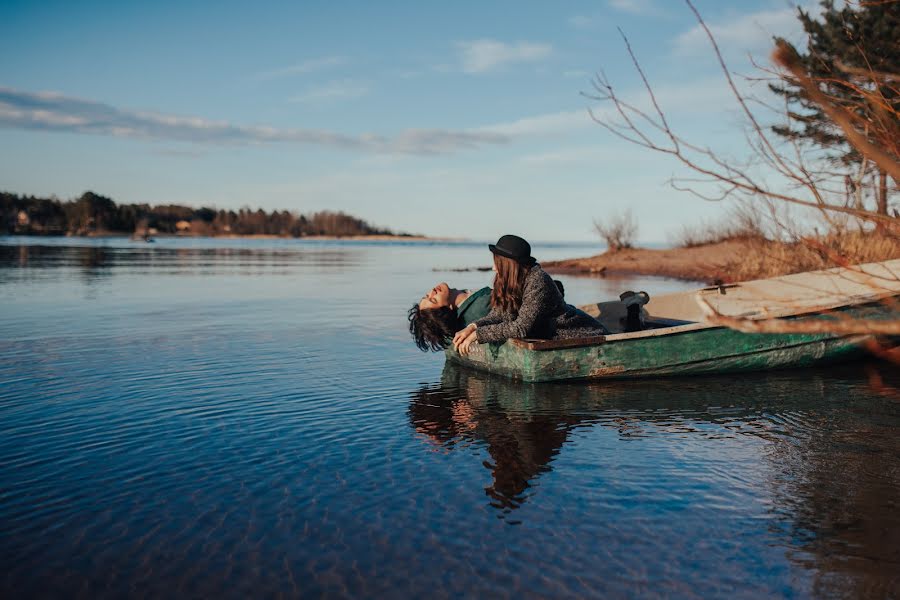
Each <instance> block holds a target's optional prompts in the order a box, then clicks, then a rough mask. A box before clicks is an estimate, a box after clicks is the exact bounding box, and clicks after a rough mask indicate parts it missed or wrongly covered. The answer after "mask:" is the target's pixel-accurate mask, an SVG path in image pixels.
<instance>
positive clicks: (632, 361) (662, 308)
mask: <svg viewBox="0 0 900 600" xmlns="http://www.w3.org/2000/svg"><path fill="white" fill-rule="evenodd" d="M698 298H701V299H702V300H703V301H704V303H706V304H707V305H709V306H711V307H712V308H714V309H715V310H716V311H717V312H718V313H719V314H722V315H725V316H733V317H742V318H749V319H763V318H778V319H804V320H806V319H848V318H850V319H866V320H890V319H900V260H894V261H886V262H882V263H871V264H868V265H859V266H855V267H849V268H838V269H828V270H824V271H813V272H809V273H800V274H796V275H788V276H785V277H778V278H773V279H765V280H758V281H751V282H746V283H740V284H733V285H728V286H719V287H712V288H704V289H700V290H696V291H692V292H682V293H677V294H667V295H665V296H658V297H655V298H652V299H651V300H650V303H648V304H647V305H646V307H645V311H646V313H645V322H646V324H647V327H648V328H647V329H646V330H644V331H637V332H632V333H620V332H621V331H622V322H623V316H624V314H625V308H624V306H623V304H622V303H621V302H603V303H598V304H592V305H587V306H582V307H581V308H582V309H583V310H585V311H587V312H588V313H591V314H593V315H594V316H595V317H597V318H598V319H599V320H600V321H601V322H603V324H604V325H605V326H606V327H607V329H609V330H610V331H611V332H612V333H610V334H609V335H605V336H599V337H594V338H579V339H569V340H529V339H514V340H508V341H507V342H505V343H502V344H474V345H473V346H472V347H471V349H470V352H469V354H468V355H467V356H461V355H460V354H458V353H457V352H455V351H454V350H453V349H452V348H451V349H448V350H447V352H446V356H447V360H449V361H453V362H457V363H460V364H463V365H467V366H470V367H473V368H476V369H479V370H483V371H488V372H491V373H496V374H499V375H504V376H506V377H511V378H513V379H518V380H522V381H526V382H539V381H556V380H568V379H598V378H634V377H657V376H675V375H695V374H704V373H727V372H736V371H758V370H769V369H780V368H788V367H806V366H811V365H816V364H822V363H828V362H837V361H843V360H848V359H851V358H855V357H859V356H860V355H862V354H864V353H865V352H866V349H865V345H866V343H867V342H869V341H871V340H873V339H874V336H873V335H869V334H852V335H836V334H830V333H802V334H798V333H744V332H740V331H736V330H733V329H729V328H727V327H722V326H719V325H715V324H710V323H707V322H705V321H704V312H703V310H702V309H701V306H700V305H701V302H698ZM880 341H881V342H882V343H884V341H885V340H884V339H882V340H880ZM887 342H888V344H889V345H896V344H897V343H900V339H898V338H892V339H889V340H887Z"/></svg>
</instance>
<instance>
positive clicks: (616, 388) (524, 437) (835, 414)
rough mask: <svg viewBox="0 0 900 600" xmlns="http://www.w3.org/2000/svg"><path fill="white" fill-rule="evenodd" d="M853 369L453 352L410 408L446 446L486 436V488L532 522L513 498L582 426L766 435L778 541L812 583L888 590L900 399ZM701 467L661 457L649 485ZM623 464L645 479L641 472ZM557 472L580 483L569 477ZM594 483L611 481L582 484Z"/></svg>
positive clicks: (716, 478)
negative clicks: (667, 369) (598, 367)
mask: <svg viewBox="0 0 900 600" xmlns="http://www.w3.org/2000/svg"><path fill="white" fill-rule="evenodd" d="M847 376H850V377H851V378H857V377H859V372H858V369H857V368H855V367H852V366H850V367H844V368H842V369H839V370H838V372H837V374H827V373H824V372H821V371H815V372H808V371H807V372H804V376H802V377H799V378H798V377H797V376H796V375H795V374H792V373H775V374H768V375H767V374H762V375H759V374H757V375H743V376H732V377H728V378H723V377H706V378H702V379H696V380H670V381H669V380H667V381H660V380H656V381H653V380H651V381H635V382H603V383H595V384H526V383H520V382H513V381H507V380H505V379H502V378H497V377H491V376H489V375H487V374H483V373H479V372H477V371H473V370H470V369H467V368H465V367H461V366H458V365H456V364H453V363H448V364H447V365H446V366H445V367H444V370H443V373H442V376H441V381H440V383H439V384H433V385H426V386H422V387H421V388H420V389H418V390H416V391H415V392H414V393H413V394H411V397H410V402H409V419H410V423H411V425H412V427H413V428H414V430H415V432H416V434H417V435H419V436H420V437H421V438H423V439H424V440H426V442H427V443H428V444H433V445H436V446H438V447H440V448H443V449H445V450H447V451H453V450H454V449H458V448H463V449H465V448H467V447H469V446H471V445H473V444H481V445H484V447H485V449H486V452H487V454H488V455H489V457H490V459H489V460H485V461H484V462H483V466H484V468H486V469H487V470H488V471H489V472H490V482H489V483H488V485H486V486H485V487H484V492H485V494H486V495H487V497H488V500H487V502H488V504H489V505H490V506H491V507H493V508H494V509H496V510H497V511H498V516H500V517H501V518H503V519H505V520H507V522H509V523H513V524H521V523H522V521H521V520H519V519H518V518H517V515H516V514H515V513H514V512H513V511H514V510H515V509H517V508H520V507H522V506H523V504H524V503H525V502H528V501H529V500H531V499H532V498H533V497H535V496H537V495H539V494H540V493H542V491H541V487H542V486H541V484H540V478H541V477H542V476H543V475H544V474H547V473H550V472H551V471H552V468H553V462H554V461H555V460H557V458H558V457H559V456H560V454H561V453H562V452H565V451H566V446H573V445H574V442H573V439H572V438H573V437H574V436H573V432H575V431H576V430H577V429H584V428H590V427H598V428H604V429H607V430H608V431H610V432H614V433H615V435H616V436H617V437H618V439H619V440H620V441H633V442H637V443H640V442H639V440H641V439H646V440H659V439H666V438H669V439H671V440H672V442H671V443H672V444H673V446H679V447H681V450H680V452H686V451H688V449H689V448H690V447H691V446H694V445H696V446H697V447H700V446H702V445H703V444H705V443H708V442H714V444H715V445H721V446H723V451H726V452H727V450H725V447H727V446H728V445H729V441H730V440H738V439H740V438H742V437H745V438H749V439H751V440H756V441H757V442H759V443H762V444H763V446H762V447H763V448H764V451H763V452H762V453H761V457H760V458H761V461H762V463H761V464H760V465H759V467H760V468H761V469H762V470H764V477H762V480H761V482H762V483H764V485H765V490H766V491H767V492H769V493H771V504H770V505H769V506H767V510H766V511H765V512H766V518H767V519H769V520H770V532H772V533H774V534H776V537H777V536H783V538H782V539H781V540H780V541H779V542H778V543H779V545H781V546H783V547H786V548H788V549H789V550H788V556H789V558H790V560H791V561H792V562H793V563H794V564H795V565H797V566H800V567H803V568H807V569H810V570H811V571H812V572H814V573H815V577H814V580H813V582H812V588H811V589H812V591H813V592H814V593H815V595H817V596H821V595H825V596H840V597H886V596H888V595H889V594H890V593H891V592H892V591H896V590H897V589H898V587H897V583H898V578H900V575H898V574H900V513H898V511H897V508H898V507H900V504H898V503H900V437H898V435H897V434H898V427H900V407H898V406H897V405H896V404H894V403H891V402H877V403H874V404H873V403H872V402H871V401H870V399H868V398H866V399H861V398H858V397H854V395H848V394H847V392H848V391H849V390H848V389H847V385H846V384H847V380H846V377H847ZM895 379H896V377H895ZM892 384H893V385H900V380H897V381H894V382H892ZM578 451H579V449H578V448H571V449H570V450H568V452H572V453H577V452H578ZM598 458H600V459H601V460H603V459H604V458H605V459H608V458H609V457H603V456H598ZM706 458H707V460H705V461H704V462H706V464H704V465H703V468H702V473H701V474H700V475H699V476H700V478H701V479H704V480H706V481H707V482H708V483H717V484H722V485H723V487H732V488H733V489H731V490H730V491H729V494H732V495H746V494H753V493H755V492H756V491H758V490H755V489H754V486H756V485H757V484H758V483H760V482H759V481H754V480H753V479H752V478H747V477H746V476H745V474H744V475H742V474H741V473H740V464H728V462H727V461H726V462H725V463H724V464H716V462H717V461H715V462H714V461H709V460H708V457H706ZM597 467H599V465H598V466H597ZM696 467H697V465H688V464H679V465H678V467H677V468H676V469H674V470H672V469H669V470H662V471H660V470H658V469H654V470H655V471H656V476H655V477H654V480H653V483H652V485H653V486H655V487H657V488H659V489H660V490H665V489H666V488H672V487H679V486H680V485H682V483H683V482H681V483H679V482H678V481H677V480H683V479H684V478H686V477H693V476H697V474H696V473H692V472H691V471H692V470H693V469H695V468H696ZM647 468H648V466H647V465H643V466H641V467H640V469H642V470H643V469H647ZM650 468H652V467H650ZM581 474H583V475H584V476H587V477H590V476H591V475H592V473H591V471H590V470H585V471H583V472H582V473H581ZM576 475H578V473H576ZM624 477H625V478H626V479H627V478H629V477H631V478H632V479H633V481H632V482H631V483H632V484H634V485H637V484H639V483H640V477H638V476H637V473H632V474H630V475H629V474H625V475H624ZM553 485H562V486H567V487H576V488H578V487H581V483H580V482H578V481H571V480H562V479H559V478H557V479H556V480H555V482H554V483H553ZM543 487H544V488H546V486H543ZM591 491H593V492H595V493H601V494H602V493H603V490H588V489H587V488H586V486H585V489H584V492H585V494H587V493H590V492H591ZM709 491H711V492H712V493H713V494H714V495H715V496H717V498H707V497H704V496H703V495H702V494H701V495H700V496H695V497H694V498H693V499H692V502H695V503H700V504H702V503H704V502H720V501H722V500H725V498H721V496H722V494H723V490H722V489H720V488H718V487H717V488H716V489H714V490H709ZM734 500H737V498H734ZM531 501H538V500H531Z"/></svg>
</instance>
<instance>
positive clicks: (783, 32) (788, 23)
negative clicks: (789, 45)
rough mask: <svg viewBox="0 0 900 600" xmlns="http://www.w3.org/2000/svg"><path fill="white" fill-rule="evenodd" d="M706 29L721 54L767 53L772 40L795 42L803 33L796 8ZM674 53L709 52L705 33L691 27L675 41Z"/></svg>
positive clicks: (709, 25)
mask: <svg viewBox="0 0 900 600" xmlns="http://www.w3.org/2000/svg"><path fill="white" fill-rule="evenodd" d="M707 26H708V27H709V30H710V32H711V33H712V35H713V37H714V38H715V40H716V43H717V44H718V45H719V47H720V48H722V50H723V51H735V50H736V51H741V52H749V51H760V50H768V49H771V48H772V36H776V35H777V36H779V37H784V38H787V39H796V38H797V37H798V36H799V35H800V33H801V32H802V26H801V25H800V21H799V19H797V10H796V9H795V8H782V9H777V10H766V11H759V12H755V13H751V14H747V15H742V16H737V17H732V18H729V19H727V20H726V21H722V22H719V23H707ZM675 50H676V51H677V52H679V53H682V54H695V53H698V52H708V51H709V50H710V45H709V39H708V38H707V36H706V32H705V31H703V29H702V28H701V27H700V25H699V24H697V25H695V26H693V27H692V28H691V29H689V30H687V31H685V32H683V33H682V34H680V35H679V36H678V37H677V38H675Z"/></svg>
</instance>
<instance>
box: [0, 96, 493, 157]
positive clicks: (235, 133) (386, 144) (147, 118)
mask: <svg viewBox="0 0 900 600" xmlns="http://www.w3.org/2000/svg"><path fill="white" fill-rule="evenodd" d="M0 127H8V128H16V129H27V130H33V131H56V132H70V133H83V134H93V135H107V136H114V137H121V138H136V139H155V140H172V141H182V142H193V143H199V144H211V145H227V144H232V145H234V144H265V143H294V144H309V145H317V146H326V147H333V148H343V149H348V150H356V151H364V152H373V153H385V154H391V153H401V154H445V153H451V152H455V151H460V150H466V149H473V148H479V147H482V146H486V145H497V144H506V143H509V142H510V141H511V139H510V137H509V136H505V135H503V134H501V133H499V132H490V131H472V130H458V131H454V130H447V129H408V130H405V131H401V132H400V133H398V134H397V135H395V136H382V135H374V134H359V135H346V134H341V133H336V132H332V131H327V130H318V129H290V128H277V127H269V126H262V125H255V126H247V125H235V124H232V123H228V122H225V121H211V120H207V119H203V118H199V117H182V116H175V115H166V114H159V113H153V112H144V111H135V110H127V109H120V108H116V107H114V106H111V105H109V104H104V103H101V102H95V101H92V100H84V99H80V98H72V97H69V96H64V95H62V94H57V93H51V92H27V91H22V90H16V89H12V88H6V87H0Z"/></svg>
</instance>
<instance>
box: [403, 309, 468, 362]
mask: <svg viewBox="0 0 900 600" xmlns="http://www.w3.org/2000/svg"><path fill="white" fill-rule="evenodd" d="M407 318H408V319H409V332H410V333H411V334H412V336H413V340H415V342H416V346H418V347H419V350H421V351H422V352H428V351H429V350H431V351H432V352H439V351H441V350H443V349H444V348H448V347H449V346H450V342H451V340H453V334H455V333H456V332H457V331H459V330H460V329H462V319H460V318H459V316H458V315H457V314H456V309H453V308H450V307H449V306H442V307H440V308H426V309H425V310H422V309H420V308H419V305H418V304H414V305H413V307H412V308H410V309H409V312H408V313H407Z"/></svg>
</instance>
